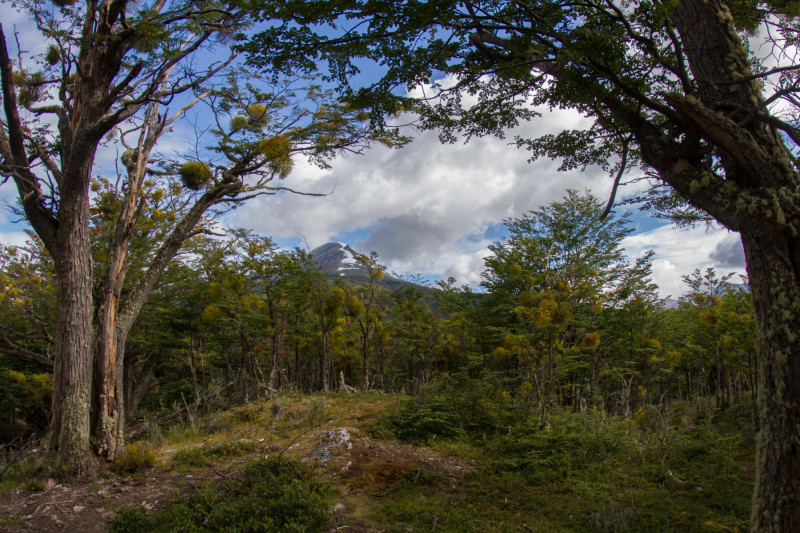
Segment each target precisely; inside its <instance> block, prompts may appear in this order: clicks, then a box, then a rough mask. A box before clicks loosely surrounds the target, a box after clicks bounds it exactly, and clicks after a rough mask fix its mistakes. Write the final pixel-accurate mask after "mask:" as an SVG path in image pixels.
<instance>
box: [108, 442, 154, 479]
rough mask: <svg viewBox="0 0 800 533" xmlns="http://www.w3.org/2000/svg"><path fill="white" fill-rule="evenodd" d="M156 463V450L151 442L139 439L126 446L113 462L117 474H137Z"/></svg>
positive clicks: (113, 468)
mask: <svg viewBox="0 0 800 533" xmlns="http://www.w3.org/2000/svg"><path fill="white" fill-rule="evenodd" d="M155 465H156V452H155V450H153V448H151V447H150V445H149V443H146V442H143V441H138V442H132V443H129V444H127V445H126V446H125V452H124V453H122V454H119V455H117V457H116V458H115V459H114V462H113V463H111V471H112V472H114V473H116V474H135V473H137V472H140V471H142V470H146V469H148V468H152V467H154V466H155Z"/></svg>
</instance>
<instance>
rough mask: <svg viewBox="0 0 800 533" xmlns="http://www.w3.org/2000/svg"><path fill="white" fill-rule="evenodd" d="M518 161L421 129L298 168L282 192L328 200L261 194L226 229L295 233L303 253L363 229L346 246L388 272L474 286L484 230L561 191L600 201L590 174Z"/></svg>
mask: <svg viewBox="0 0 800 533" xmlns="http://www.w3.org/2000/svg"><path fill="white" fill-rule="evenodd" d="M588 124H589V122H588V120H587V119H586V118H584V117H581V116H580V115H579V114H577V113H575V112H571V111H563V110H556V111H553V112H552V113H550V112H546V114H545V116H544V117H542V118H540V119H537V120H534V121H532V122H530V123H526V124H524V125H522V126H521V127H520V128H518V129H519V133H520V134H522V135H526V136H539V135H542V134H544V133H548V132H555V131H560V130H561V129H562V128H564V127H578V126H584V127H585V126H588ZM528 157H529V156H528V154H527V153H526V152H525V151H523V150H520V149H518V148H516V147H515V146H511V145H509V142H508V141H507V140H502V139H495V138H482V139H473V140H472V141H470V142H469V143H468V144H463V143H462V144H449V145H443V144H441V143H440V142H439V140H438V138H437V135H436V133H435V132H423V133H421V134H420V135H418V136H417V138H416V139H415V140H414V142H413V143H411V144H410V145H409V146H407V147H406V148H403V149H400V150H390V149H387V148H385V147H383V146H376V147H373V148H372V149H370V150H368V151H367V152H366V153H365V154H364V155H362V156H349V157H346V158H339V159H336V160H335V161H334V162H333V164H332V167H333V168H332V169H331V170H329V171H320V170H319V169H315V168H313V167H309V166H308V165H307V164H298V165H297V167H296V169H295V172H293V173H292V175H290V176H289V178H287V180H286V185H287V186H289V187H292V188H295V189H300V190H303V191H308V192H329V191H331V190H332V191H333V192H332V194H330V195H329V196H327V197H326V198H324V199H320V198H311V197H304V196H297V195H291V194H280V195H277V196H270V197H261V198H258V199H255V200H252V201H250V202H248V203H247V204H245V206H244V207H242V208H241V209H240V210H239V211H237V212H236V213H235V214H234V215H233V219H232V222H231V223H232V225H242V226H246V227H250V228H253V229H255V230H256V231H258V232H261V233H265V234H268V235H272V236H275V237H284V238H285V237H297V236H300V235H302V236H304V237H305V238H306V239H307V240H308V242H309V244H310V245H311V246H312V247H314V246H319V245H321V244H324V243H325V242H328V241H329V240H331V239H332V238H334V237H335V236H337V235H339V234H342V233H346V232H351V231H355V230H359V229H365V228H369V232H368V235H367V236H366V237H365V238H364V239H363V240H362V241H361V242H358V243H350V244H353V245H356V246H360V247H362V248H363V249H362V250H361V251H369V250H375V251H377V252H378V253H379V255H380V258H381V261H382V262H383V263H385V264H387V266H388V267H389V268H390V270H395V271H397V272H403V273H434V274H437V275H441V276H443V277H447V276H450V275H452V276H454V277H456V278H457V279H458V281H459V283H466V282H475V281H477V280H478V279H479V276H480V272H481V271H482V270H483V260H482V258H483V257H484V256H485V255H486V254H487V253H488V250H487V248H486V247H487V245H488V244H489V241H488V240H486V239H485V238H484V233H485V232H486V230H487V228H489V227H490V226H491V225H493V224H497V223H499V222H501V221H502V220H504V219H506V218H509V217H514V216H519V215H521V214H522V213H524V212H526V211H530V210H533V209H536V208H538V207H539V206H542V205H546V204H548V203H550V202H552V201H554V200H558V199H560V198H561V197H562V196H563V195H564V193H565V191H566V189H567V188H573V189H579V190H582V189H585V188H591V189H592V191H593V192H594V193H595V194H596V195H598V196H600V197H601V198H602V197H604V196H605V195H607V194H608V192H609V190H610V187H611V180H610V179H608V177H607V176H606V175H605V173H603V172H602V171H600V170H598V169H589V170H587V171H586V172H579V171H572V172H565V173H559V172H557V171H556V169H557V167H558V165H559V163H558V162H554V161H550V160H539V161H536V162H534V163H528V161H527V159H528Z"/></svg>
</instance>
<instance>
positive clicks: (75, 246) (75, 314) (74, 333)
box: [50, 191, 95, 472]
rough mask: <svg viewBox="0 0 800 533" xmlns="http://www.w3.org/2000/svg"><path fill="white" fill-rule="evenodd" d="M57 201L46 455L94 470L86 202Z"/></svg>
mask: <svg viewBox="0 0 800 533" xmlns="http://www.w3.org/2000/svg"><path fill="white" fill-rule="evenodd" d="M76 193H77V194H74V195H71V196H72V197H71V198H64V197H62V199H61V206H62V207H61V209H60V211H59V228H58V234H57V237H56V238H57V248H56V249H57V255H56V256H55V257H54V260H55V267H56V282H57V297H56V298H57V310H56V366H55V372H54V376H55V381H54V383H53V409H52V423H51V428H50V453H51V454H52V455H53V457H54V458H55V459H56V460H57V461H60V462H64V463H66V464H70V465H73V466H74V467H75V469H76V470H77V471H78V472H86V471H89V470H92V469H93V468H94V466H95V462H94V459H93V457H92V453H91V450H90V447H89V432H90V424H89V401H90V395H91V387H92V383H91V377H92V259H91V254H90V248H89V198H88V195H86V194H81V193H80V191H76Z"/></svg>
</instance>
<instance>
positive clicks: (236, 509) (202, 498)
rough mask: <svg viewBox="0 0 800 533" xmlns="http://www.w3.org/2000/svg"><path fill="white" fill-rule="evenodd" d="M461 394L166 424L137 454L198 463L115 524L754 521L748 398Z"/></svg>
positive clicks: (291, 407)
mask: <svg viewBox="0 0 800 533" xmlns="http://www.w3.org/2000/svg"><path fill="white" fill-rule="evenodd" d="M449 394H451V393H450V392H448V390H447V389H442V388H440V389H437V390H434V391H432V392H430V393H429V394H428V395H427V396H424V397H418V398H403V397H396V396H393V395H387V394H381V393H374V392H373V393H355V394H337V393H328V394H317V395H312V396H303V395H294V396H285V397H280V398H276V399H272V400H269V401H264V402H256V403H253V404H251V405H247V406H242V407H239V408H236V409H232V410H229V411H226V412H222V413H217V414H215V415H213V416H212V417H210V418H208V419H205V420H200V421H199V422H198V423H197V424H195V425H193V426H190V427H189V426H178V427H177V428H163V429H160V430H159V431H157V432H153V436H154V440H153V442H147V441H145V442H144V443H142V444H140V445H139V446H141V447H142V448H141V450H140V451H141V452H142V453H141V454H140V455H145V456H147V453H146V452H147V450H151V452H152V453H153V454H154V455H155V457H156V463H161V464H164V465H165V466H166V467H173V468H176V469H177V470H181V471H183V470H192V471H195V470H202V472H201V473H199V475H195V476H193V477H192V481H191V482H187V485H186V486H185V491H184V492H183V493H182V494H181V496H180V497H179V499H178V500H177V501H176V502H174V503H173V504H172V505H169V506H168V507H167V508H166V509H162V511H160V512H159V513H157V514H154V513H152V512H147V511H145V510H144V509H141V508H137V507H131V508H124V509H122V510H120V511H119V513H118V514H117V518H115V519H114V520H115V522H114V524H115V525H113V527H114V528H116V529H113V531H143V532H145V531H168V530H170V529H169V527H167V526H166V525H163V524H172V526H170V527H171V528H172V529H171V530H173V531H184V530H185V531H207V530H209V529H207V528H206V526H207V525H208V524H215V525H214V527H216V528H219V529H218V530H225V531H230V532H237V531H251V530H253V531H255V530H260V529H257V527H256V526H255V525H253V523H251V522H252V521H251V522H248V520H250V518H251V517H254V516H256V517H258V520H257V521H258V524H272V525H270V526H269V527H274V528H277V529H273V530H275V531H302V530H303V529H302V528H303V527H305V528H306V529H305V530H306V531H320V530H323V529H320V528H324V527H342V526H350V527H353V528H359V527H360V528H361V529H374V530H379V531H386V532H398V533H399V532H407V531H431V530H435V531H437V532H440V531H444V532H449V531H451V532H470V531H474V532H512V531H513V532H519V531H526V530H528V529H532V530H534V531H537V532H548V531H553V532H554V531H570V532H581V533H582V532H587V533H588V532H600V533H603V532H624V531H632V532H635V531H653V532H673V531H674V532H678V531H679V532H705V531H746V530H747V529H748V525H749V514H750V495H751V491H752V483H753V479H752V458H753V453H754V442H753V441H754V432H753V428H752V424H751V423H750V416H749V415H750V411H749V409H748V408H746V407H745V408H741V409H737V408H732V409H729V410H728V411H726V412H724V413H701V412H696V411H695V410H694V408H693V407H692V406H691V405H688V404H676V405H674V406H672V408H671V410H670V411H669V412H657V411H653V410H650V411H648V410H643V411H641V412H639V413H637V414H636V416H635V417H634V419H632V420H625V419H621V418H617V417H610V416H607V415H605V414H604V413H602V412H599V411H590V412H584V413H572V412H566V411H564V412H561V411H555V412H553V413H552V414H551V416H550V418H549V420H548V423H547V424H546V425H544V426H543V427H542V424H540V421H539V420H536V419H533V418H531V417H529V416H528V415H526V411H525V410H524V409H515V408H514V406H513V405H511V404H510V403H503V402H502V401H501V402H500V403H497V404H495V403H493V399H494V398H495V396H494V395H493V393H492V391H491V390H486V389H483V388H480V389H478V390H469V387H468V385H467V386H462V387H460V388H458V389H457V390H456V392H453V393H452V396H449ZM487 399H488V400H492V401H488V400H487ZM467 409H472V410H473V411H472V412H471V413H468V414H467V415H464V416H461V415H462V414H463V413H465V410H467ZM651 409H652V408H651ZM312 428H313V429H312ZM336 428H349V431H350V433H351V435H352V439H351V440H352V446H351V447H343V448H341V449H338V450H335V451H334V452H333V453H334V456H336V457H335V458H334V459H332V460H330V461H328V462H326V463H324V464H322V463H320V464H317V463H315V462H309V463H299V462H296V461H297V460H300V459H303V458H305V457H308V456H309V455H310V454H311V451H312V450H313V449H314V448H315V447H316V446H317V445H318V443H319V441H318V438H317V435H319V433H320V431H322V430H324V429H328V430H330V429H336ZM309 429H312V430H311V431H309ZM293 442H294V446H293V447H291V448H290V447H289V445H290V444H291V443H293ZM129 452H130V449H129ZM281 453H283V456H282V459H281V460H278V456H279V454H281ZM265 456H268V457H269V459H267V460H266V462H264V457H265ZM146 462H147V461H145V463H146ZM284 464H285V465H291V466H283V465H284ZM211 467H213V470H214V471H213V472H212V471H211ZM252 469H256V470H252ZM259 469H260V470H259ZM255 471H257V472H259V474H258V476H254V475H251V473H252V472H255ZM259 476H260V478H259ZM257 478H258V479H261V478H263V479H270V480H272V481H270V482H269V483H267V485H264V486H261V485H259V483H260V481H258V479H257ZM204 479H205V480H208V482H203V480H204ZM293 479H295V480H297V483H299V485H297V486H295V485H294V484H293V483H294V482H292V481H291V480H293ZM31 483H34V482H31ZM269 490H278V491H279V492H280V491H284V492H280V493H274V492H271V493H269V494H271V496H270V497H269V498H268V500H269V501H268V502H265V501H264V500H263V499H261V496H259V494H263V493H265V492H264V491H269ZM295 490H296V491H299V492H292V491H295ZM315 491H316V492H315ZM282 494H283V495H282ZM309 494H311V495H312V496H308V495H309ZM315 494H316V495H317V496H319V499H315V498H317V496H313V495H315ZM337 500H338V503H339V504H341V505H337V506H336V509H337V511H336V512H335V513H333V514H332V513H331V509H332V508H333V505H334V504H335V503H336V501H337ZM270 502H272V503H274V502H283V504H281V505H282V506H280V505H279V506H278V508H273V507H270V505H272V503H270ZM305 503H310V504H313V505H312V508H313V509H315V511H313V512H314V513H317V512H318V513H319V514H318V515H315V516H318V518H319V520H320V522H315V524H317V525H314V526H313V527H312V526H310V525H308V524H305V525H303V524H301V523H300V522H297V521H294V522H293V520H295V519H294V518H291V517H296V516H300V515H299V514H297V513H300V511H298V509H300V508H301V507H302V505H305ZM262 510H263V512H262ZM258 513H262V514H258ZM293 513H295V514H293ZM302 513H303V515H304V516H305V515H306V514H309V513H311V511H307V510H304V511H302ZM312 514H313V513H312ZM267 515H269V516H267ZM236 517H238V518H236ZM275 517H278V522H275V521H274V520H273V519H274V518H275ZM280 517H289V518H288V519H287V520H288V521H284V522H281V520H284V519H283V518H280ZM225 520H229V521H228V522H225ZM230 520H233V522H230ZM270 520H273V522H270ZM298 520H299V519H298ZM315 520H316V519H315ZM248 523H249V524H251V525H253V527H250V526H247V524H248ZM323 523H324V524H326V525H325V526H321V525H319V524H323ZM276 524H278V525H276ZM291 524H294V525H291ZM258 527H260V526H258ZM126 528H127V529H126ZM204 528H205V529H204ZM248 528H249V529H248ZM291 528H295V529H291ZM315 528H316V529H315ZM212 530H213V529H212ZM265 530H266V531H269V529H265Z"/></svg>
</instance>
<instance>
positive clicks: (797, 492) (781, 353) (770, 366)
mask: <svg viewBox="0 0 800 533" xmlns="http://www.w3.org/2000/svg"><path fill="white" fill-rule="evenodd" d="M742 241H743V243H744V247H745V257H746V258H747V271H748V275H749V276H750V280H751V282H750V283H751V288H752V291H753V303H754V305H755V310H756V318H757V320H758V328H757V332H756V343H757V347H758V349H757V353H758V413H759V420H760V422H761V430H760V431H759V433H758V437H757V448H756V488H755V495H754V499H753V503H754V505H753V517H752V528H753V531H759V532H769V531H774V532H787V531H800V434H798V429H797V428H798V426H797V424H798V420H800V344H798V339H797V333H796V332H797V317H798V316H800V243H798V242H797V241H798V239H797V237H795V236H790V235H783V236H776V237H775V238H774V239H772V240H771V242H770V241H767V240H766V239H756V238H753V237H751V236H747V235H743V238H742Z"/></svg>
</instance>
